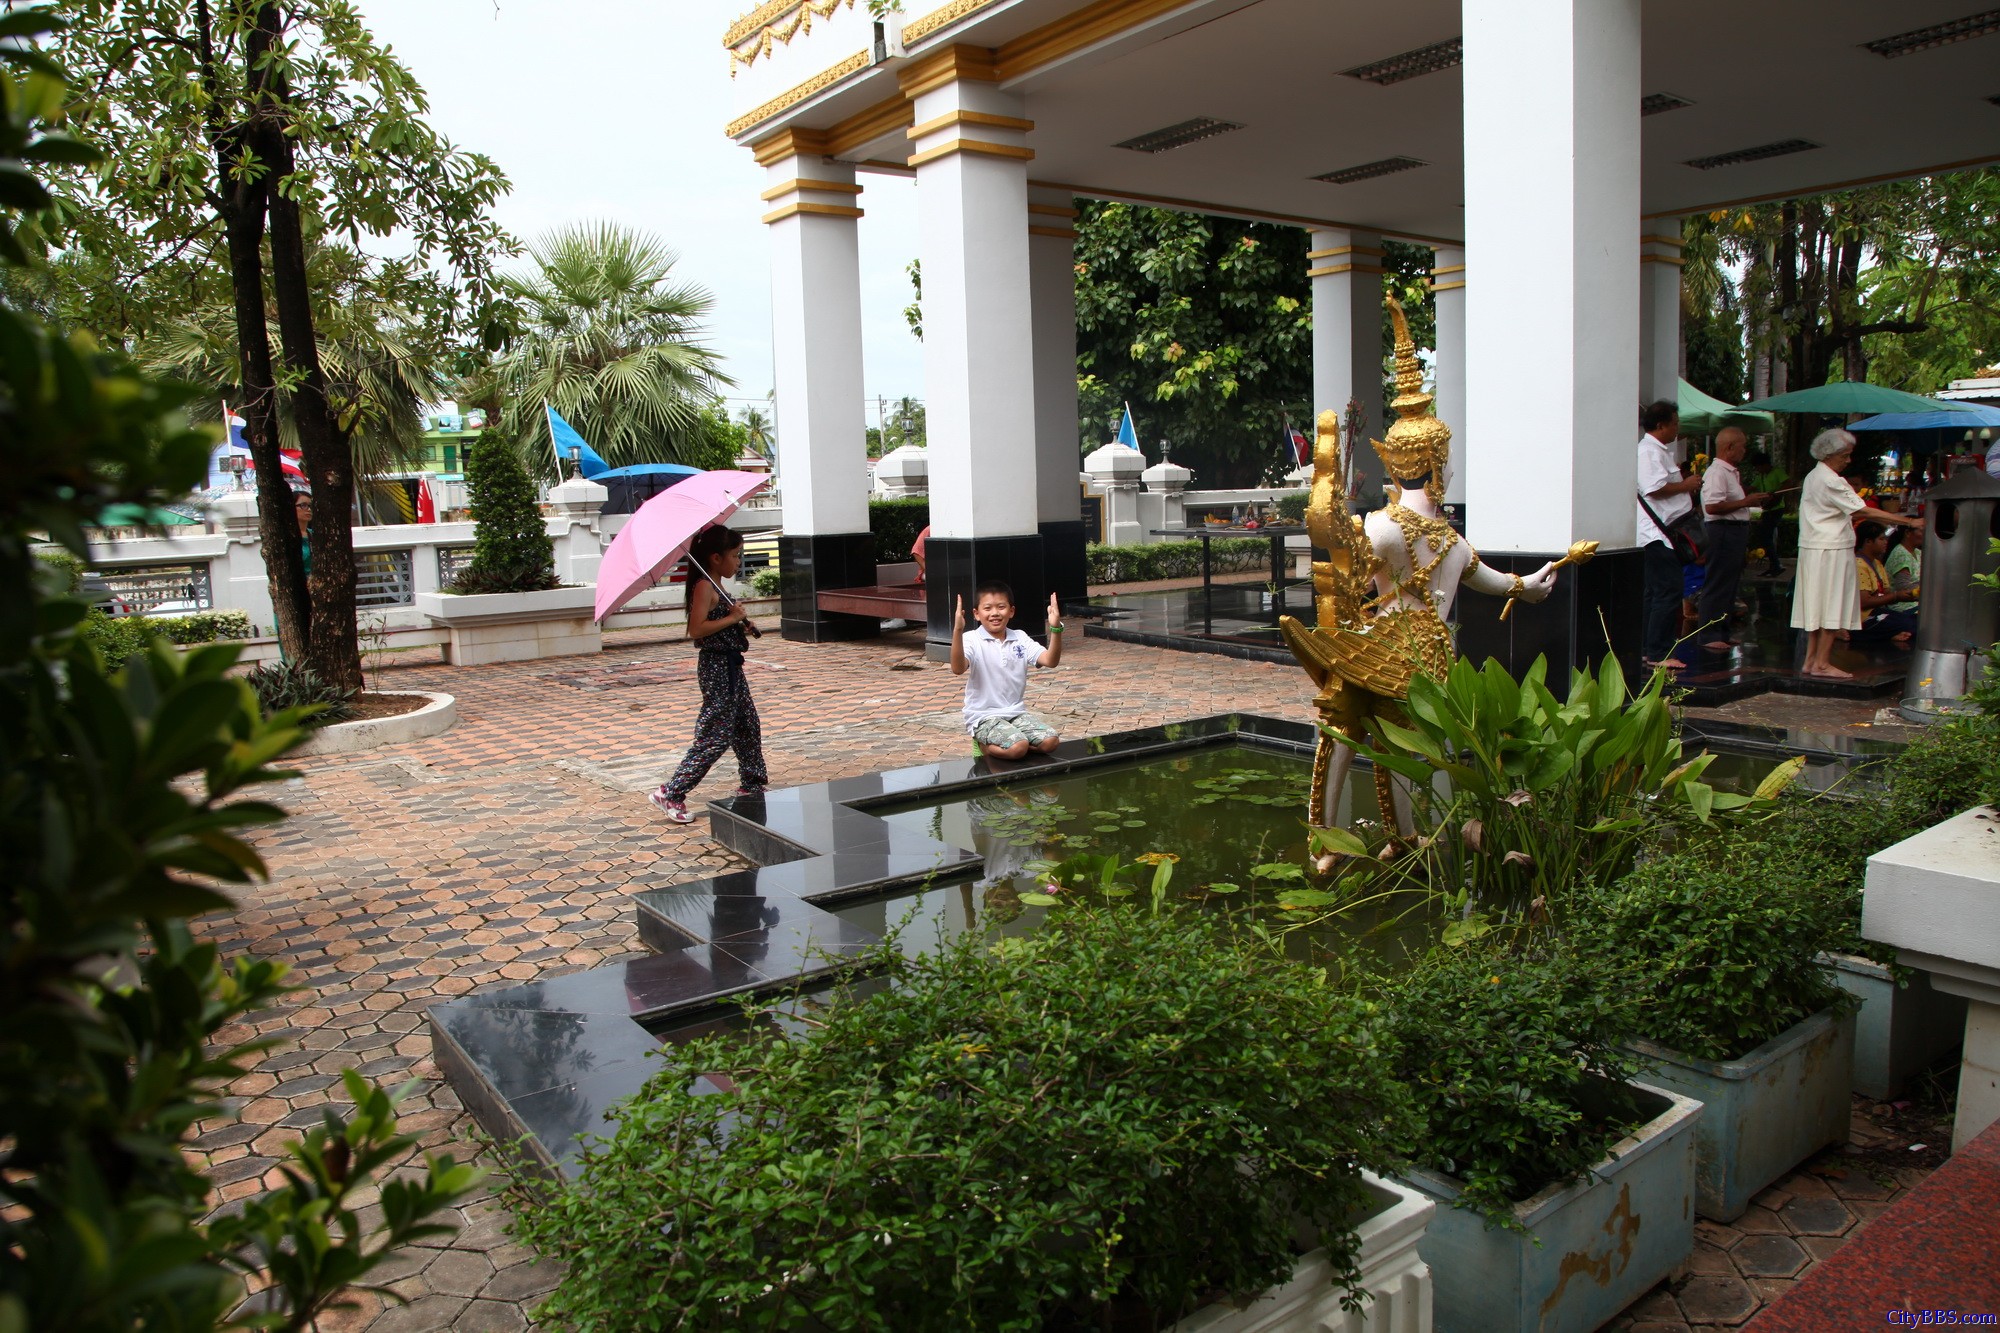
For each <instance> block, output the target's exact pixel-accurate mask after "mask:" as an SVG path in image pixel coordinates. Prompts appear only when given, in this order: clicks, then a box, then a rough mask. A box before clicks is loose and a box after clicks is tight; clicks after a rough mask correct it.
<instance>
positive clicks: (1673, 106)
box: [1639, 93, 1694, 116]
mask: <svg viewBox="0 0 2000 1333" xmlns="http://www.w3.org/2000/svg"><path fill="white" fill-rule="evenodd" d="M1693 105H1694V103H1693V102H1690V101H1689V100H1688V99H1687V98H1685V97H1682V96H1680V95H1679V94H1678V93H1650V94H1648V95H1647V96H1645V97H1642V98H1640V99H1639V114H1640V115H1642V116H1657V115H1659V114H1660V113H1661V112H1662V111H1678V110H1680V109H1681V108H1682V107H1684V106H1693Z"/></svg>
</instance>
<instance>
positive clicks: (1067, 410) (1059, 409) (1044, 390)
mask: <svg viewBox="0 0 2000 1333" xmlns="http://www.w3.org/2000/svg"><path fill="white" fill-rule="evenodd" d="M1028 306H1029V316H1030V318H1031V319H1032V321H1033V323H1034V352H1033V355H1034V366H1035V375H1034V378H1035V513H1036V516H1037V517H1038V518H1039V520H1040V521H1041V522H1043V523H1074V522H1076V521H1077V519H1078V516H1079V514H1080V513H1081V512H1082V506H1081V504H1080V503H1079V502H1080V500H1081V496H1082V492H1081V491H1080V490H1079V489H1078V487H1077V484H1076V473H1077V469H1078V467H1080V466H1081V464H1082V460H1083V452H1082V450H1081V449H1079V448H1078V447H1077V446H1078V442H1079V440H1080V439H1081V438H1082V437H1081V436H1080V435H1079V434H1078V431H1077V420H1076V200H1075V199H1074V198H1072V197H1071V196H1070V194H1069V192H1068V191H1067V190H1030V191H1029V192H1028Z"/></svg>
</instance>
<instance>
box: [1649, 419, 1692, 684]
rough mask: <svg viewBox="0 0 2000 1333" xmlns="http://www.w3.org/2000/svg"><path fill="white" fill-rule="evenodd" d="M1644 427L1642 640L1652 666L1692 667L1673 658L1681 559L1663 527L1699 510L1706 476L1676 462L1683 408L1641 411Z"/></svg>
mask: <svg viewBox="0 0 2000 1333" xmlns="http://www.w3.org/2000/svg"><path fill="white" fill-rule="evenodd" d="M1639 429H1640V430H1642V431H1644V432H1645V434H1643V435H1641V436H1640V437H1639V497H1640V499H1639V504H1638V513H1639V550H1640V553H1641V554H1642V555H1643V556H1644V558H1645V562H1646V599H1645V610H1644V613H1643V614H1644V616H1645V621H1644V629H1643V631H1642V638H1641V642H1642V644H1643V647H1644V652H1645V657H1646V665H1647V666H1649V667H1655V666H1663V667H1666V668H1667V669H1668V670H1669V671H1677V670H1679V669H1680V668H1682V667H1684V666H1686V665H1687V663H1686V662H1683V661H1681V660H1679V659H1678V658H1676V657H1674V655H1673V652H1674V640H1675V638H1676V637H1677V635H1676V633H1675V631H1677V630H1678V629H1679V628H1680V612H1681V561H1680V557H1679V556H1677V555H1675V554H1674V544H1673V542H1672V541H1671V540H1670V539H1669V538H1668V536H1667V533H1666V530H1665V528H1663V527H1662V526H1661V524H1671V523H1673V521H1674V520H1675V519H1677V518H1679V517H1680V516H1681V515H1683V514H1685V513H1687V512H1688V511H1689V510H1690V509H1692V508H1694V501H1693V499H1691V498H1690V497H1691V496H1692V495H1693V494H1694V492H1695V491H1697V490H1699V489H1701V478H1700V477H1699V476H1690V477H1687V478H1685V479H1683V478H1682V477H1681V470H1680V468H1679V467H1678V466H1677V465H1676V464H1675V462H1674V441H1675V440H1677V439H1678V438H1680V433H1681V414H1680V409H1679V408H1678V407H1676V406H1675V405H1674V404H1672V403H1670V402H1667V401H1665V400H1662V401H1660V402H1657V403H1653V404H1650V405H1648V406H1646V407H1643V408H1641V409H1640V410H1639ZM1648 509H1651V511H1652V512H1651V513H1650V514H1649V513H1647V512H1646V511H1647V510H1648ZM1655 518H1657V519H1658V522H1655V521H1654V520H1655Z"/></svg>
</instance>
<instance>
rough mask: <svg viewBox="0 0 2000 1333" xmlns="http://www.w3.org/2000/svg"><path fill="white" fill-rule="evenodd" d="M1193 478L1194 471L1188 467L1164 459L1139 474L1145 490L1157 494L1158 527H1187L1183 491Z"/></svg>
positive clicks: (1185, 499)
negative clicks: (1158, 507) (1158, 506)
mask: <svg viewBox="0 0 2000 1333" xmlns="http://www.w3.org/2000/svg"><path fill="white" fill-rule="evenodd" d="M1193 479H1194V473H1192V472H1190V471H1188V469H1186V468H1184V467H1182V466H1181V465H1180V464H1179V463H1170V462H1168V461H1167V460H1165V459H1161V460H1160V461H1159V462H1157V463H1155V464H1153V466H1151V467H1149V468H1147V469H1146V470H1145V471H1144V472H1141V473H1140V474H1139V480H1141V481H1143V482H1144V483H1145V484H1146V490H1147V491H1148V492H1149V493H1152V494H1156V495H1158V496H1159V503H1160V522H1159V526H1160V527H1162V528H1165V529H1169V530H1175V529H1179V530H1185V529H1186V528H1187V497H1186V495H1185V492H1186V490H1187V488H1188V482H1190V481H1192V480H1193ZM1147 535H1148V536H1151V535H1152V534H1150V533H1148V534H1147Z"/></svg>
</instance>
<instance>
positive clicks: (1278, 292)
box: [1076, 199, 1312, 486]
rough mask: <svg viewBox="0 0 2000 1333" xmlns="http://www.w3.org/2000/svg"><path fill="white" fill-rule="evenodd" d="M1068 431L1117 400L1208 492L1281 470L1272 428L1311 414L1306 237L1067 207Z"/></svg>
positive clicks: (1108, 418)
mask: <svg viewBox="0 0 2000 1333" xmlns="http://www.w3.org/2000/svg"><path fill="white" fill-rule="evenodd" d="M1077 208H1078V210H1079V215H1078V217H1077V224H1076V226H1077V241H1076V271H1077V280H1076V325H1077V359H1076V360H1077V376H1078V379H1077V390H1078V415H1079V418H1080V420H1079V423H1078V434H1079V436H1080V439H1081V440H1082V441H1084V442H1087V443H1088V444H1089V445H1090V446H1091V447H1095V446H1096V445H1098V444H1101V443H1103V442H1104V441H1105V440H1108V439H1110V438H1111V435H1112V432H1113V431H1115V430H1116V428H1117V421H1118V417H1119V414H1120V413H1121V412H1122V411H1123V410H1124V404H1125V403H1126V402H1128V401H1129V402H1130V403H1131V404H1132V412H1133V415H1134V417H1135V418H1136V420H1137V422H1138V426H1139V429H1140V432H1141V434H1142V437H1143V438H1144V440H1145V441H1146V442H1147V444H1148V445H1151V444H1152V442H1154V441H1156V440H1158V439H1160V438H1161V437H1165V438H1167V439H1169V440H1171V441H1173V445H1174V459H1175V461H1176V462H1179V463H1182V464H1184V465H1186V466H1188V467H1190V468H1192V469H1194V472H1195V475H1196V476H1197V477H1198V478H1199V479H1200V481H1201V483H1202V484H1203V485H1206V486H1232V485H1253V484H1255V483H1256V482H1258V481H1260V480H1262V479H1263V478H1264V477H1266V476H1267V475H1272V474H1275V473H1277V472H1283V471H1286V470H1289V468H1290V467H1291V464H1290V463H1289V462H1288V461H1287V459H1286V455H1287V453H1288V451H1286V450H1283V449H1281V448H1280V447H1279V440H1280V428H1281V426H1282V424H1283V422H1284V420H1285V417H1286V415H1287V414H1289V415H1290V416H1291V418H1292V420H1294V421H1305V420H1308V419H1309V418H1310V417H1311V415H1312V379H1311V374H1310V371H1311V365H1312V309H1311V293H1310V287H1309V283H1308V281H1307V279H1306V276H1305V275H1306V268H1307V265H1306V249H1307V246H1308V242H1307V233H1306V232H1304V231H1302V230H1300V229H1299V228H1296V227H1284V226H1277V225H1274V224H1269V223H1259V222H1240V221H1237V220H1235V219H1232V218H1221V217H1209V216H1205V215H1203V214H1199V213H1183V212H1177V211H1174V210H1171V209H1164V208H1146V207H1143V206H1140V205H1137V204H1123V203H1106V202H1102V201H1098V200H1090V199H1079V200H1078V201H1077Z"/></svg>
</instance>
